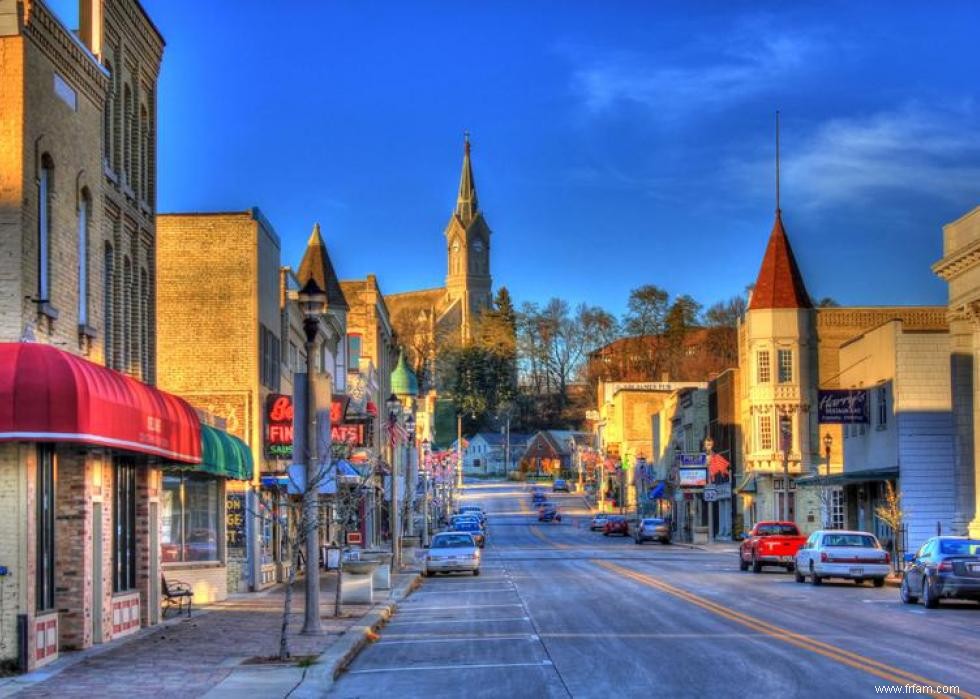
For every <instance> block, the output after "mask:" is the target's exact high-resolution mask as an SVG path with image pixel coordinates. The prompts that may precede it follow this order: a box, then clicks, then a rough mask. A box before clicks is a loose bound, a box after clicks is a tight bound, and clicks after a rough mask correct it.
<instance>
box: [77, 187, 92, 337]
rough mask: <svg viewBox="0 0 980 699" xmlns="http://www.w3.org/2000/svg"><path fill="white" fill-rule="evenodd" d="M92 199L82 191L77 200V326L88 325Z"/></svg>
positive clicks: (87, 192)
mask: <svg viewBox="0 0 980 699" xmlns="http://www.w3.org/2000/svg"><path fill="white" fill-rule="evenodd" d="M91 215H92V197H91V195H90V194H89V191H88V189H87V188H86V189H82V192H81V195H80V196H79V198H78V324H79V325H88V229H89V220H90V217H91Z"/></svg>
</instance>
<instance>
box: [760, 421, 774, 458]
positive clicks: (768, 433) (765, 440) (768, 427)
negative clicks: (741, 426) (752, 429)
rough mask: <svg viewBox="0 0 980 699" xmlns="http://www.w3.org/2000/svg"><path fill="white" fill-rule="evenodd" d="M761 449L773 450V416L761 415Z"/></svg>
mask: <svg viewBox="0 0 980 699" xmlns="http://www.w3.org/2000/svg"><path fill="white" fill-rule="evenodd" d="M759 450H760V451H772V418H771V417H769V416H768V415H760V416H759Z"/></svg>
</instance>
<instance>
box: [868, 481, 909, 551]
mask: <svg viewBox="0 0 980 699" xmlns="http://www.w3.org/2000/svg"><path fill="white" fill-rule="evenodd" d="M875 515H876V516H877V517H878V519H880V520H881V521H882V522H884V523H885V524H886V525H888V527H889V528H890V529H891V530H892V541H891V555H892V568H893V569H895V570H898V537H899V534H900V533H901V531H902V523H903V522H904V521H905V510H904V509H903V508H902V494H901V493H899V492H898V491H897V490H895V486H893V485H892V482H891V481H885V499H884V501H883V502H882V503H881V504H880V505H878V506H877V507H875Z"/></svg>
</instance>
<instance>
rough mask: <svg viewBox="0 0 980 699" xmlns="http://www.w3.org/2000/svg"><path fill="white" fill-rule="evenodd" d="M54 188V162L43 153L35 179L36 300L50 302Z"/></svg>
mask: <svg viewBox="0 0 980 699" xmlns="http://www.w3.org/2000/svg"><path fill="white" fill-rule="evenodd" d="M53 187H54V161H53V160H51V156H50V155H48V154H47V153H45V154H44V155H42V156H41V170H40V172H39V173H38V179H37V299H38V301H39V302H45V303H47V302H49V301H50V300H51V296H50V293H51V190H52V188H53Z"/></svg>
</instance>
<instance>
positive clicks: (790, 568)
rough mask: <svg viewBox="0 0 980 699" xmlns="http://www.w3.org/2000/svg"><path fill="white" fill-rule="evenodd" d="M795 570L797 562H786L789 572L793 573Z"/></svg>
mask: <svg viewBox="0 0 980 699" xmlns="http://www.w3.org/2000/svg"><path fill="white" fill-rule="evenodd" d="M794 570H796V564H795V563H787V564H786V572H787V573H792V572H793V571H794Z"/></svg>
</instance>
